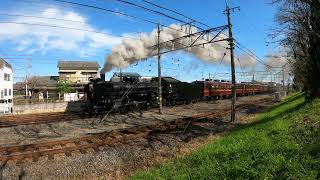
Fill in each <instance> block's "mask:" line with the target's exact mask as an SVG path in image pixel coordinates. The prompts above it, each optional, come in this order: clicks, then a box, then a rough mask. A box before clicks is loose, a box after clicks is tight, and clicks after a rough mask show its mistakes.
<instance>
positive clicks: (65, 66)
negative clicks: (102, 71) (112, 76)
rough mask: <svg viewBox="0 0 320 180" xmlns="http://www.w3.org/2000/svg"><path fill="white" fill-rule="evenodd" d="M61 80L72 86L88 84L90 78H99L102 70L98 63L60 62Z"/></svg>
mask: <svg viewBox="0 0 320 180" xmlns="http://www.w3.org/2000/svg"><path fill="white" fill-rule="evenodd" d="M58 68H59V79H60V80H61V79H62V80H67V81H69V82H70V83H72V84H84V83H88V82H89V79H90V78H94V77H97V76H98V70H99V68H100V66H99V64H98V62H96V61H59V62H58Z"/></svg>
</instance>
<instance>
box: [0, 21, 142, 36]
mask: <svg viewBox="0 0 320 180" xmlns="http://www.w3.org/2000/svg"><path fill="white" fill-rule="evenodd" d="M0 24H20V25H30V26H43V27H51V28H61V29H70V30H76V31H84V32H91V33H95V34H104V35H108V36H117V37H122V38H129V39H138V38H133V37H130V36H123V35H115V34H109V33H105V32H99V31H92V30H88V29H80V28H72V27H66V26H58V25H52V24H40V23H25V22H14V21H0Z"/></svg>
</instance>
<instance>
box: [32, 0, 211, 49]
mask: <svg viewBox="0 0 320 180" xmlns="http://www.w3.org/2000/svg"><path fill="white" fill-rule="evenodd" d="M31 1H32V0H31ZM52 1H56V2H60V3H67V4H71V5H76V6H82V7H87V8H91V9H96V10H100V11H104V12H108V13H112V14H117V15H122V16H126V17H129V18H132V19H136V20H140V21H143V22H147V23H151V24H153V25H158V24H160V26H162V27H166V28H168V29H171V30H174V31H177V32H182V31H180V30H178V29H175V28H172V27H170V26H166V25H164V24H161V23H158V22H155V21H152V20H147V19H144V18H140V17H138V16H133V15H130V14H127V13H123V12H120V11H116V10H111V9H106V8H102V7H98V6H93V5H88V4H84V3H77V2H72V1H66V0H52ZM27 2H30V1H27ZM139 33H141V32H139ZM108 35H109V34H108ZM110 35H111V34H110ZM128 38H131V39H138V38H132V37H128ZM179 44H182V43H179ZM182 45H185V44H182ZM198 48H203V49H206V48H205V47H198Z"/></svg>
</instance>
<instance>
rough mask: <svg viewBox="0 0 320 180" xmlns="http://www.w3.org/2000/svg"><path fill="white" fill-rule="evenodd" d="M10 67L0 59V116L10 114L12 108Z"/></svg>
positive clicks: (11, 75) (11, 73)
mask: <svg viewBox="0 0 320 180" xmlns="http://www.w3.org/2000/svg"><path fill="white" fill-rule="evenodd" d="M12 77H13V70H12V66H11V65H10V64H9V63H8V62H7V61H5V60H4V59H2V58H0V114H3V113H10V112H12V106H13V102H12V99H13V78H12Z"/></svg>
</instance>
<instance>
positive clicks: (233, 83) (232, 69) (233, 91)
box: [225, 0, 240, 122]
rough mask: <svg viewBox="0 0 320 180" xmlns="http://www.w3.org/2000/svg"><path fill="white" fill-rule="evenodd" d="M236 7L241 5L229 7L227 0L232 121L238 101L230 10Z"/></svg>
mask: <svg viewBox="0 0 320 180" xmlns="http://www.w3.org/2000/svg"><path fill="white" fill-rule="evenodd" d="M235 9H240V7H234V8H229V4H228V2H227V0H226V10H225V14H226V15H227V18H228V29H229V45H230V48H229V49H230V55H231V80H232V97H231V122H233V121H235V119H236V117H235V116H236V115H235V103H236V98H237V95H236V75H235V66H234V52H233V50H234V42H233V40H234V39H233V34H232V24H231V17H230V11H231V10H232V11H234V10H235Z"/></svg>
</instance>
